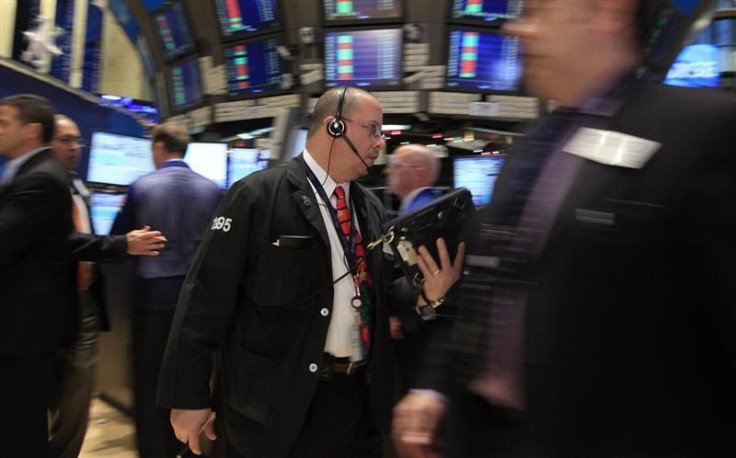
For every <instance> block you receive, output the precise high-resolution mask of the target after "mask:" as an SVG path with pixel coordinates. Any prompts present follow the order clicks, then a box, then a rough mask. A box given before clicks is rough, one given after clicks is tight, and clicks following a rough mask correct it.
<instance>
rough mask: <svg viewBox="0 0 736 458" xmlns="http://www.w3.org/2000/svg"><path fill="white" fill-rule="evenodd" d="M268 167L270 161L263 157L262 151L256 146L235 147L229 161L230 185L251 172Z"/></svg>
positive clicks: (228, 178)
mask: <svg viewBox="0 0 736 458" xmlns="http://www.w3.org/2000/svg"><path fill="white" fill-rule="evenodd" d="M265 168H268V161H267V160H264V159H261V151H260V150H259V149H256V148H233V149H232V151H230V159H229V161H228V172H227V175H228V177H227V180H228V183H229V186H232V185H233V183H235V182H236V181H238V180H240V179H241V178H244V177H247V176H248V175H250V174H251V173H255V172H258V171H259V170H263V169H265Z"/></svg>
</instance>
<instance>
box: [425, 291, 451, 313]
mask: <svg viewBox="0 0 736 458" xmlns="http://www.w3.org/2000/svg"><path fill="white" fill-rule="evenodd" d="M420 294H421V295H422V298H423V299H424V301H425V302H426V303H427V305H429V306H430V307H432V308H433V309H436V308H437V307H439V306H440V305H442V304H444V303H445V300H447V296H442V297H440V298H439V299H435V300H433V301H430V300H429V299H427V296H425V295H424V290H422V292H421V293H420Z"/></svg>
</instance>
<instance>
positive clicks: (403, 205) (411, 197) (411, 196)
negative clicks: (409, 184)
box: [399, 186, 429, 211]
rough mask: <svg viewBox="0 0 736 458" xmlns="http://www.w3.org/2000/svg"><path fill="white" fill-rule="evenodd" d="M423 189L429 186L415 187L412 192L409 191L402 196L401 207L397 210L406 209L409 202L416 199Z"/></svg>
mask: <svg viewBox="0 0 736 458" xmlns="http://www.w3.org/2000/svg"><path fill="white" fill-rule="evenodd" d="M425 189H429V187H428V186H425V187H423V188H417V189H415V190H413V191H412V192H410V193H409V194H407V195H406V197H404V199H403V200H402V201H401V207H400V208H399V211H403V210H406V208H407V207H408V206H409V204H411V203H412V202H414V199H416V198H417V196H418V195H419V194H421V193H422V191H424V190H425Z"/></svg>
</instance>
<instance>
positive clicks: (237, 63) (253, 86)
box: [225, 38, 284, 97]
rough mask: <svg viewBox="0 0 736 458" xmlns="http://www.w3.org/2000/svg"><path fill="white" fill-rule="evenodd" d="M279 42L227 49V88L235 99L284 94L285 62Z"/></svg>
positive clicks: (258, 43)
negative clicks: (279, 50)
mask: <svg viewBox="0 0 736 458" xmlns="http://www.w3.org/2000/svg"><path fill="white" fill-rule="evenodd" d="M279 45H280V41H279V39H278V38H267V39H263V40H255V41H249V42H247V43H240V44H235V45H231V46H229V47H228V48H226V49H225V66H226V67H227V87H228V91H229V93H230V95H233V96H244V97H247V96H262V95H266V94H273V93H277V92H282V89H281V74H282V73H283V71H284V70H283V61H282V60H281V56H279V53H278V51H276V48H277V47H278V46H279Z"/></svg>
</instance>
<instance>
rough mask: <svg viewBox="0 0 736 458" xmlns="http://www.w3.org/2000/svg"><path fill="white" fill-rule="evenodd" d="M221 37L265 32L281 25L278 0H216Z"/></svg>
mask: <svg viewBox="0 0 736 458" xmlns="http://www.w3.org/2000/svg"><path fill="white" fill-rule="evenodd" d="M215 4H216V6H217V16H218V18H219V19H220V29H221V30H222V36H223V38H225V39H227V38H234V37H244V36H248V35H255V34H258V33H267V32H272V31H274V30H278V29H280V27H281V21H280V19H279V2H278V0H216V3H215Z"/></svg>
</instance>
